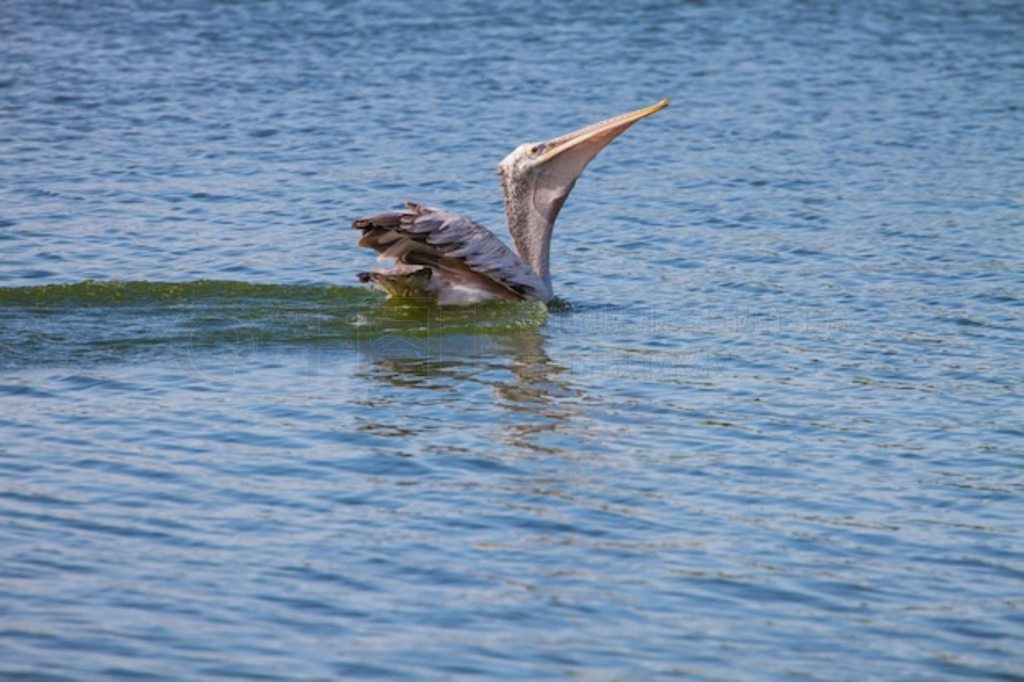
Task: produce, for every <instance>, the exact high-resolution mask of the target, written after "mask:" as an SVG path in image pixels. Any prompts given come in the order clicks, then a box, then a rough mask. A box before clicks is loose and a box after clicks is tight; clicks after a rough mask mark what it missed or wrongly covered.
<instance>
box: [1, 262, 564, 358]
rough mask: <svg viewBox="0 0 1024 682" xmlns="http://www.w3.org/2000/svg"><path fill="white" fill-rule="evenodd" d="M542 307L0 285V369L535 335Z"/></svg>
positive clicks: (317, 290) (123, 286) (129, 285)
mask: <svg viewBox="0 0 1024 682" xmlns="http://www.w3.org/2000/svg"><path fill="white" fill-rule="evenodd" d="M546 320H547V308H546V307H545V306H544V304H542V303H534V302H523V303H504V302H494V303H487V304H481V305H478V306H468V307H461V308H445V307H438V306H436V305H434V304H432V303H430V302H426V301H416V300H404V301H400V300H392V301H385V300H384V298H383V296H382V295H380V294H378V293H376V292H373V291H370V290H367V289H364V288H357V287H341V286H317V285H279V284H249V283H246V282H231V281H210V280H202V281H196V282H181V283H177V282H96V281H87V282H79V283H74V284H49V285H44V286H37V287H14V288H0V366H2V367H4V368H12V367H26V366H35V365H53V364H63V363H74V364H76V365H78V364H83V363H84V364H94V363H102V362H118V361H123V360H126V359H129V358H133V357H140V356H145V357H152V356H154V355H161V354H174V353H181V352H187V353H194V352H200V351H203V350H211V351H216V350H218V349H223V348H227V347H232V346H237V345H238V344H240V343H241V344H246V345H251V346H262V345H282V344H311V343H340V344H346V343H348V344H353V345H355V344H358V343H359V342H360V341H364V340H373V339H380V338H381V337H385V336H389V335H393V336H396V337H399V338H400V337H409V336H426V335H443V334H477V333H486V334H502V333H510V332H517V331H522V330H528V329H537V328H539V327H541V326H543V325H544V323H545V321H546Z"/></svg>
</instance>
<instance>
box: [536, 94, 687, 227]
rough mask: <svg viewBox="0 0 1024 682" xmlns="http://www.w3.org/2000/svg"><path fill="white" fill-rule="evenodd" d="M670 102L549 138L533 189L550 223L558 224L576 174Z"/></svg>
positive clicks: (545, 144)
mask: <svg viewBox="0 0 1024 682" xmlns="http://www.w3.org/2000/svg"><path fill="white" fill-rule="evenodd" d="M667 106H668V100H667V99H663V100H661V101H660V102H658V103H657V104H653V105H651V106H649V107H647V108H646V109H637V110H636V111H630V112H628V113H625V114H620V115H618V116H614V117H612V118H609V119H607V120H604V121H601V122H599V123H594V124H592V125H588V126H587V127H585V128H580V129H579V130H575V131H573V132H571V133H568V134H566V135H562V136H561V137H556V138H555V139H553V140H549V141H548V142H545V143H544V144H543V145H542V147H541V148H542V149H543V151H542V152H541V156H540V157H539V158H538V159H537V165H538V166H539V167H540V173H539V175H538V178H537V182H536V184H535V186H534V190H533V205H534V207H535V208H536V209H537V211H538V212H539V213H540V215H541V216H542V217H543V218H544V220H545V221H546V222H547V224H548V225H549V226H551V225H554V223H555V218H557V217H558V212H559V211H560V210H561V209H562V204H564V203H565V200H566V199H567V198H569V192H571V191H572V188H573V186H574V185H575V184H576V178H578V177H579V176H580V173H582V172H583V169H584V168H586V167H587V164H588V163H590V160H591V159H593V158H594V157H595V156H597V154H598V152H600V151H601V150H602V149H604V148H605V146H606V145H607V144H608V143H609V142H611V141H612V140H614V139H615V138H616V137H618V136H619V135H621V134H622V133H624V132H626V129H628V128H629V127H630V126H631V125H633V124H634V123H636V122H637V121H639V120H640V119H642V118H646V117H648V116H650V115H651V114H655V113H657V112H659V111H661V110H662V109H664V108H665V107H667ZM549 229H550V227H549Z"/></svg>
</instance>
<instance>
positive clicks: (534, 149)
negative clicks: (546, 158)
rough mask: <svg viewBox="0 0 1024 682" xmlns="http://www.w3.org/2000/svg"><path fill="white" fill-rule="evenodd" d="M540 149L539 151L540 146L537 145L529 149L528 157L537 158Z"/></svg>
mask: <svg viewBox="0 0 1024 682" xmlns="http://www.w3.org/2000/svg"><path fill="white" fill-rule="evenodd" d="M540 149H541V145H539V144H535V145H533V146H532V147H530V149H529V150H528V151H529V154H530V156H537V155H538V154H540Z"/></svg>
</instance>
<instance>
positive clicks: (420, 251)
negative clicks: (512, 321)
mask: <svg viewBox="0 0 1024 682" xmlns="http://www.w3.org/2000/svg"><path fill="white" fill-rule="evenodd" d="M352 226H353V227H354V228H355V229H357V230H362V231H363V236H362V238H361V239H360V240H359V245H360V246H365V247H368V248H371V249H374V250H375V251H377V252H378V253H379V254H380V258H393V259H395V260H396V261H397V262H399V263H405V264H407V265H422V266H427V267H431V268H435V269H438V270H441V271H442V272H443V273H444V274H445V275H447V276H448V277H450V278H452V279H454V280H455V281H459V282H467V283H472V284H476V285H478V286H484V287H486V288H488V289H490V290H492V291H494V292H495V293H496V294H498V295H500V296H502V297H503V298H508V299H513V300H515V299H534V300H540V301H546V300H547V299H548V298H550V294H549V292H548V291H547V287H546V285H545V284H544V281H543V280H542V279H541V278H540V277H538V276H537V274H536V273H535V272H534V271H533V270H532V269H531V268H530V266H528V265H527V264H526V263H524V262H523V261H522V260H521V259H520V258H519V256H517V255H516V254H515V252H513V251H512V250H511V249H510V248H508V247H507V246H505V244H504V243H503V242H502V241H501V240H500V239H498V238H497V237H495V236H494V234H493V233H492V232H491V231H490V230H488V229H487V228H486V227H484V226H483V225H480V224H478V223H475V222H473V221H472V220H470V219H469V218H466V217H464V216H461V215H457V214H455V213H449V212H447V211H442V210H440V209H436V208H430V207H428V206H420V205H418V204H413V203H409V204H407V205H406V208H405V209H403V210H400V211H389V212H387V213H381V214H378V215H375V216H371V217H369V218H361V219H359V220H356V221H354V222H353V223H352Z"/></svg>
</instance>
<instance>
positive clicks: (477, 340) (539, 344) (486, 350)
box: [357, 330, 584, 453]
mask: <svg viewBox="0 0 1024 682" xmlns="http://www.w3.org/2000/svg"><path fill="white" fill-rule="evenodd" d="M546 341H547V338H546V336H545V335H544V333H543V332H542V331H539V330H529V331H523V332H517V333H513V334H503V335H487V334H475V335H450V336H446V337H438V336H419V337H417V336H412V337H410V336H393V335H384V336H379V337H376V338H374V339H371V340H369V341H366V342H364V343H361V344H360V346H359V349H360V353H361V357H362V360H363V361H362V363H361V365H360V367H361V369H360V371H359V372H358V374H357V376H358V377H359V378H361V379H367V380H369V381H370V382H376V383H378V384H383V385H384V386H386V387H387V388H389V389H401V390H396V391H373V390H370V391H368V392H367V394H366V395H365V396H361V397H358V398H357V401H358V402H359V404H361V405H364V406H366V407H370V408H373V409H374V410H375V411H377V412H378V413H379V414H381V415H388V416H390V417H391V418H392V419H393V418H394V415H395V414H402V413H403V409H404V410H405V411H406V412H408V411H409V409H408V408H409V406H410V405H411V404H417V403H421V404H422V403H424V402H426V403H429V404H432V405H436V406H437V407H438V409H439V410H441V412H440V413H439V414H437V415H435V417H436V419H439V420H443V419H444V418H445V417H446V415H445V413H444V411H445V410H453V409H464V408H463V407H462V405H463V404H462V402H461V401H459V400H456V396H447V398H448V399H447V400H446V399H444V398H442V399H441V400H438V399H437V397H436V396H435V395H430V394H429V393H428V394H424V393H420V391H427V392H433V393H437V392H441V393H451V392H452V391H462V392H466V391H469V390H471V387H478V388H482V389H486V391H485V392H484V393H483V394H482V395H480V396H478V397H477V398H476V399H478V400H479V399H483V400H486V401H487V402H488V403H489V404H491V405H493V406H494V407H497V408H499V409H500V410H503V411H504V412H506V413H507V415H506V417H504V418H503V417H502V416H500V415H495V414H493V413H492V414H489V415H488V416H487V420H488V421H491V422H494V423H495V424H496V426H495V428H496V430H497V434H496V438H497V439H498V441H499V442H500V443H501V444H502V445H505V446H508V447H510V448H513V449H514V450H515V451H524V450H538V451H544V452H552V453H554V452H555V450H553V449H552V448H548V447H544V446H542V445H540V444H538V443H537V442H536V441H537V435H538V434H541V433H550V432H555V431H558V430H559V429H560V428H563V427H564V426H565V425H566V424H567V423H568V422H569V421H570V420H571V419H572V418H573V417H574V416H575V415H576V414H577V412H578V404H579V401H580V399H582V398H583V397H584V395H583V392H582V390H581V389H580V388H579V387H575V386H573V385H572V383H571V381H570V377H571V372H569V370H568V368H567V367H565V366H563V365H561V364H559V363H557V362H555V361H554V360H552V359H551V357H550V355H549V354H548V352H547V350H546V349H545V344H546ZM370 385H372V384H370ZM408 389H417V390H415V391H413V392H409V391H408ZM414 421H415V420H410V422H414ZM432 423H433V424H435V425H436V423H437V422H436V421H432ZM428 427H429V424H428ZM364 428H365V429H366V430H367V431H371V432H378V431H379V430H380V429H381V425H380V424H379V423H377V422H375V421H373V420H367V421H365V422H364ZM387 428H388V429H396V428H399V427H398V426H396V425H395V424H389V425H388V426H387ZM402 428H403V429H404V432H405V433H406V434H407V435H410V436H412V435H415V434H416V432H417V428H423V425H422V424H420V425H419V426H416V425H413V424H412V423H411V424H410V426H408V427H402Z"/></svg>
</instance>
